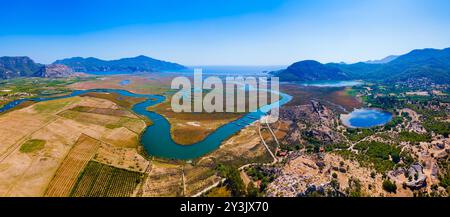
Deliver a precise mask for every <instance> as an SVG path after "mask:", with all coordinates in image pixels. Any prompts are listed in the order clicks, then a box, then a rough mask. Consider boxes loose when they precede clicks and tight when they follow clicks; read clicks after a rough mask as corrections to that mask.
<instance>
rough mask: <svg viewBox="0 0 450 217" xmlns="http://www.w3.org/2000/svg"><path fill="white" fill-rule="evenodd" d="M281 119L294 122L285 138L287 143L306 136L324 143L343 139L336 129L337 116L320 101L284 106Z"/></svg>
mask: <svg viewBox="0 0 450 217" xmlns="http://www.w3.org/2000/svg"><path fill="white" fill-rule="evenodd" d="M280 119H281V120H282V121H287V122H291V123H292V124H291V127H290V131H289V132H288V135H287V136H286V138H285V142H286V143H291V144H292V143H296V142H297V143H298V141H299V140H302V139H305V138H309V139H313V140H316V141H318V142H321V143H324V144H331V143H336V142H338V141H340V140H342V136H341V135H340V134H339V133H337V132H336V130H335V128H336V126H337V125H338V119H337V116H336V115H335V114H334V112H333V111H332V110H331V109H329V108H327V107H326V106H324V105H323V104H321V103H320V102H317V101H314V100H312V101H311V102H310V103H309V104H307V105H300V106H293V107H286V108H282V109H281V110H280Z"/></svg>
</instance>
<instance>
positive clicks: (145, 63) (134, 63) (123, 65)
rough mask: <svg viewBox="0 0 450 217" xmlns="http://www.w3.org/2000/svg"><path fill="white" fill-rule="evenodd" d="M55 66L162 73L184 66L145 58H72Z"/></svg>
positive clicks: (79, 69) (88, 69) (97, 70)
mask: <svg viewBox="0 0 450 217" xmlns="http://www.w3.org/2000/svg"><path fill="white" fill-rule="evenodd" d="M55 64H63V65H66V66H69V67H70V68H72V69H73V70H74V71H76V72H87V73H89V72H127V73H133V72H162V71H179V70H183V69H186V67H185V66H183V65H180V64H177V63H171V62H166V61H162V60H157V59H153V58H150V57H147V56H143V55H141V56H137V57H132V58H122V59H118V60H101V59H97V58H94V57H89V58H82V57H73V58H68V59H62V60H57V61H55Z"/></svg>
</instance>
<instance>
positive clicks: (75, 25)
mask: <svg viewBox="0 0 450 217" xmlns="http://www.w3.org/2000/svg"><path fill="white" fill-rule="evenodd" d="M0 5H1V8H2V10H1V13H0V27H1V28H0V56H25V55H26V56H30V57H32V58H33V59H35V60H36V61H38V62H41V63H50V62H53V61H54V60H56V59H60V58H65V57H72V56H83V57H88V56H94V57H99V58H103V59H116V58H121V57H128V56H137V55H141V54H144V55H148V56H151V57H155V58H159V59H164V60H169V61H174V62H178V63H181V64H185V65H287V64H290V63H292V62H295V61H299V60H304V59H315V60H318V61H321V62H340V61H345V62H355V61H360V60H369V59H379V58H383V57H385V56H387V55H390V54H403V53H406V52H408V51H410V50H412V49H416V48H427V47H432V48H444V47H450V13H448V11H450V1H447V0H315V1H313V0H128V1H119V0H110V1H106V0H104V1H100V0H66V1H56V0H40V1H38V0H15V1H10V0H0Z"/></svg>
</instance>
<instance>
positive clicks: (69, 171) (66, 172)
mask: <svg viewBox="0 0 450 217" xmlns="http://www.w3.org/2000/svg"><path fill="white" fill-rule="evenodd" d="M100 143H101V142H100V141H98V140H96V139H93V138H91V137H89V136H86V135H84V134H82V135H81V136H80V137H79V138H78V141H77V143H76V144H75V145H74V146H73V148H72V149H71V150H70V152H69V154H68V155H67V157H66V158H65V159H64V161H63V162H62V164H61V166H60V167H59V168H58V170H57V171H56V174H55V177H53V179H52V181H51V182H50V184H49V186H48V189H47V192H46V193H45V196H48V197H67V196H70V192H71V190H72V188H73V187H74V186H75V184H76V182H77V179H78V176H79V175H80V173H81V172H82V171H83V169H84V167H85V166H86V165H87V163H88V162H89V161H90V160H91V159H92V157H93V156H94V154H95V153H96V151H97V149H98V148H99V147H100Z"/></svg>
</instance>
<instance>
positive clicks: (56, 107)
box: [0, 96, 148, 196]
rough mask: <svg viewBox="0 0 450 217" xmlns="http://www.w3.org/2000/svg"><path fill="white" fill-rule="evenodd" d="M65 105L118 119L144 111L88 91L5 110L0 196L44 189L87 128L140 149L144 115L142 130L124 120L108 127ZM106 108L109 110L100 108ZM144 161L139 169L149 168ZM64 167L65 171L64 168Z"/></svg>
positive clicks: (112, 142)
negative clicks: (131, 109)
mask: <svg viewBox="0 0 450 217" xmlns="http://www.w3.org/2000/svg"><path fill="white" fill-rule="evenodd" d="M116 109H117V111H115V110H116ZM77 110H78V111H77ZM65 111H74V112H79V113H83V112H84V113H86V114H89V115H93V118H96V117H98V116H95V115H102V117H103V116H111V117H114V118H113V119H117V120H120V119H122V118H125V119H127V120H129V119H130V118H132V119H135V120H139V117H137V116H136V115H134V114H133V113H131V112H128V111H127V112H124V111H126V109H124V108H123V107H121V106H119V105H118V104H116V103H114V102H112V101H109V100H106V99H101V98H94V97H88V96H85V97H71V98H64V99H58V100H52V101H45V102H37V103H34V104H32V105H29V106H27V107H24V108H20V109H16V110H14V111H9V112H7V113H4V114H1V115H0V124H1V125H2V127H1V128H0V140H1V141H2V142H1V143H0V195H1V196H43V195H45V193H46V191H47V190H48V189H49V187H50V186H49V185H50V183H51V182H52V180H53V179H54V178H55V175H56V174H57V173H58V174H59V173H60V172H59V171H58V168H59V167H60V166H62V165H63V164H64V165H65V163H64V162H65V160H67V159H68V158H67V159H66V157H69V156H71V154H69V153H70V152H71V150H72V149H73V147H74V146H75V144H76V143H77V140H78V138H79V137H80V136H81V135H83V134H85V135H87V136H89V137H92V138H94V139H96V140H99V141H101V142H102V143H107V144H108V145H110V146H113V147H118V148H120V147H128V148H127V150H128V149H129V150H131V149H133V150H134V152H135V153H137V152H138V151H137V147H138V145H139V140H138V138H139V134H140V133H141V131H140V130H142V129H144V127H145V121H143V120H139V122H140V123H139V125H140V126H141V128H140V130H139V129H138V128H136V127H135V130H136V132H133V131H131V130H129V129H128V128H125V127H122V126H121V127H118V128H114V127H109V128H108V127H107V126H106V125H104V124H105V123H103V122H96V123H93V122H92V120H87V119H84V120H83V119H78V120H75V119H71V118H69V117H63V116H61V115H59V114H62V113H64V112H65ZM102 112H103V113H106V115H105V114H99V113H102ZM116 115H117V116H116ZM133 121H134V120H133ZM125 123H126V122H119V124H125ZM127 124H129V123H127ZM133 124H135V123H134V122H133ZM125 125H126V124H125ZM133 126H134V125H133ZM130 128H131V127H130ZM116 158H117V159H120V157H116ZM132 158H133V159H134V157H132ZM136 158H138V157H136ZM140 159H141V160H139V162H140V161H142V157H141V158H140ZM126 162H133V161H132V160H131V161H126ZM112 164H114V162H112ZM126 164H127V163H125V164H124V165H126ZM133 164H135V162H133ZM139 165H141V166H140V169H143V170H145V169H144V168H146V167H147V166H146V165H148V163H147V164H145V162H143V163H140V164H139ZM127 167H128V165H127ZM135 167H136V168H137V166H135ZM63 169H64V167H63ZM63 169H61V171H64V170H63ZM74 174H75V173H74ZM62 175H64V173H63V174H62ZM58 176H59V175H58ZM64 176H65V175H64ZM72 178H73V177H72ZM75 178H76V177H75Z"/></svg>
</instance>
